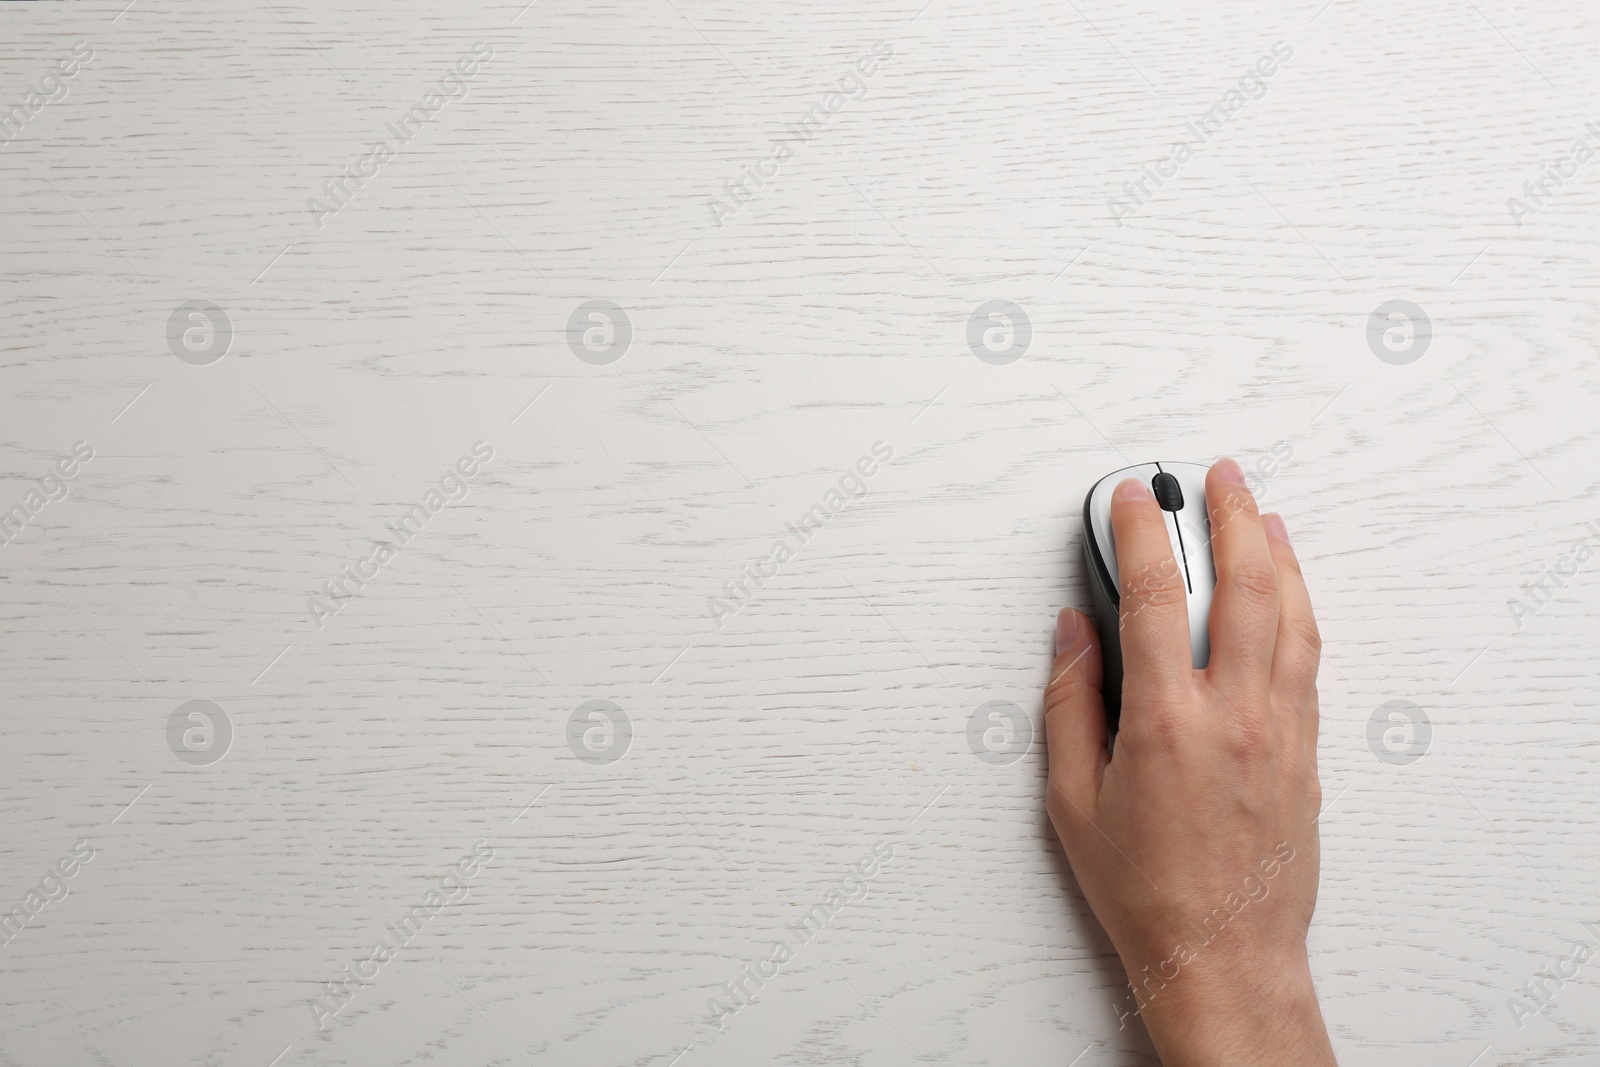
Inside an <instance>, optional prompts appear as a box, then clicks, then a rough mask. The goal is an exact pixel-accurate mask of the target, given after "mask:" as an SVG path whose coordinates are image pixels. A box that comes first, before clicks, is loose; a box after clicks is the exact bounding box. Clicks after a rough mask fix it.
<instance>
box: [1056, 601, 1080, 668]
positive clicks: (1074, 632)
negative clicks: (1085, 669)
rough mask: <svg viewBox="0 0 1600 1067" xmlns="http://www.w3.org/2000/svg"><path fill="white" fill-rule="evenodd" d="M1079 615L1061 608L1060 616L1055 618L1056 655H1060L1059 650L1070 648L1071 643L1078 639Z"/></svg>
mask: <svg viewBox="0 0 1600 1067" xmlns="http://www.w3.org/2000/svg"><path fill="white" fill-rule="evenodd" d="M1078 619H1079V615H1078V613H1077V612H1076V611H1073V610H1072V609H1071V608H1062V609H1061V614H1060V615H1057V616H1056V655H1058V656H1059V655H1061V650H1062V649H1064V648H1071V647H1072V643H1073V642H1074V641H1076V640H1077V639H1078V627H1079V626H1080V625H1081V623H1079V621H1078Z"/></svg>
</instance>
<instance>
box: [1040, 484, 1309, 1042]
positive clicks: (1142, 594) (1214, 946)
mask: <svg viewBox="0 0 1600 1067" xmlns="http://www.w3.org/2000/svg"><path fill="white" fill-rule="evenodd" d="M1206 500H1207V504H1208V506H1209V508H1210V512H1211V526H1212V552H1213V556H1214V558H1215V559H1216V565H1217V589H1216V593H1215V596H1214V598H1213V600H1212V606H1211V618H1210V631H1211V662H1210V664H1209V665H1208V666H1207V667H1206V668H1205V669H1204V670H1195V669H1194V668H1193V667H1192V666H1190V653H1189V623H1188V614H1187V608H1186V604H1185V593H1184V588H1183V577H1182V571H1181V569H1179V568H1178V567H1177V566H1176V564H1175V563H1174V561H1173V559H1172V549H1171V546H1170V543H1169V541H1168V538H1167V532H1166V524H1165V519H1164V516H1163V514H1162V512H1161V510H1160V508H1159V507H1158V506H1157V504H1156V502H1155V499H1154V497H1153V496H1152V495H1151V492H1150V488H1149V486H1147V485H1146V484H1144V483H1143V482H1142V481H1136V480H1133V479H1129V480H1128V481H1125V482H1123V483H1122V484H1120V485H1119V486H1117V489H1116V492H1115V493H1114V494H1113V497H1112V503H1111V522H1112V527H1113V530H1114V532H1115V535H1116V543H1117V558H1118V561H1119V563H1120V573H1119V575H1118V577H1119V580H1120V583H1121V598H1122V599H1121V606H1120V610H1119V619H1120V630H1121V642H1122V650H1123V663H1124V666H1123V670H1124V680H1123V691H1122V721H1121V725H1120V729H1119V732H1118V734H1117V737H1116V744H1115V752H1114V754H1113V753H1112V752H1110V751H1108V750H1107V746H1106V741H1107V737H1106V724H1105V709H1104V704H1103V702H1102V697H1101V680H1102V667H1101V661H1100V645H1099V641H1098V638H1097V636H1096V633H1095V628H1094V626H1093V624H1092V622H1091V621H1090V620H1089V618H1088V617H1087V616H1085V615H1084V614H1082V613H1081V612H1077V611H1073V610H1071V609H1070V608H1069V609H1067V610H1065V611H1063V612H1062V613H1061V616H1060V619H1059V620H1058V623H1057V635H1056V649H1057V655H1056V660H1055V665H1054V669H1053V670H1052V672H1051V679H1050V682H1049V684H1048V686H1047V687H1046V689H1045V728H1046V733H1047V739H1048V744H1049V758H1050V777H1049V787H1048V796H1047V803H1046V806H1047V808H1048V811H1049V813H1050V820H1051V822H1052V823H1053V824H1054V826H1055V829H1056V833H1057V835H1058V836H1059V837H1060V838H1061V844H1062V847H1063V848H1064V849H1065V850H1066V853H1067V858H1068V860H1069V861H1070V862H1071V864H1072V870H1073V873H1074V874H1075V875H1076V876H1077V879H1078V884H1079V886H1080V887H1081V888H1082V890H1083V894H1084V897H1085V898H1086V899H1087V901H1088V903H1089V906H1090V908H1091V909H1093V911H1094V913H1095V915H1096V917H1098V918H1099V920H1100V922H1101V924H1102V925H1103V926H1104V927H1105V930H1106V933H1107V934H1108V935H1109V936H1110V938H1111V941H1112V944H1113V945H1115V946H1116V949H1117V953H1118V955H1119V956H1120V957H1121V959H1122V964H1123V967H1124V968H1125V969H1126V970H1127V973H1128V980H1129V982H1130V983H1131V984H1133V986H1134V987H1135V997H1136V1000H1137V1003H1138V1004H1139V1006H1140V1007H1139V1011H1138V1018H1140V1019H1142V1020H1143V1021H1144V1024H1145V1026H1146V1028H1147V1029H1148V1030H1149V1033H1150V1038H1151V1040H1152V1041H1153V1042H1154V1044H1155V1047H1156V1050H1157V1052H1158V1053H1159V1054H1160V1056H1161V1062H1162V1063H1163V1064H1164V1065H1166V1067H1212V1065H1223V1064H1226V1065H1228V1067H1248V1065H1255V1064H1262V1065H1267V1064H1271V1065H1274V1067H1290V1065H1294V1067H1298V1065H1301V1064H1305V1065H1313V1064H1315V1065H1331V1064H1333V1063H1334V1054H1333V1048H1332V1046H1331V1045H1330V1043H1329V1041H1328V1034H1327V1029H1326V1027H1325V1026H1324V1024H1323V1020H1322V1012H1321V1009H1320V1008H1319V1007H1318V1005H1317V997H1316V991H1315V989H1314V988H1313V986H1312V981H1311V969H1310V966H1309V963H1308V960H1307V954H1306V932H1307V929H1308V928H1309V926H1310V923H1311V913H1312V910H1313V909H1314V908H1315V906H1316V899H1317V881H1318V867H1319V856H1320V844H1319V838H1318V833H1317V815H1318V812H1319V811H1320V809H1321V804H1322V790H1321V786H1320V785H1319V784H1318V781H1317V688H1316V680H1317V665H1318V662H1319V659H1320V656H1321V647H1322V646H1321V640H1320V638H1319V637H1318V634H1317V624H1316V619H1315V617H1314V616H1313V614H1312V610H1311V598H1310V596H1309V594H1308V593H1307V591H1306V584H1305V579H1304V577H1303V576H1302V574H1301V572H1300V565H1299V563H1298V562H1297V561H1296V559H1295V554H1294V549H1293V548H1292V547H1290V544H1289V537H1288V533H1287V531H1286V530H1285V528H1284V524H1283V520H1282V519H1281V518H1279V517H1278V516H1277V515H1270V514H1269V515H1265V516H1263V515H1261V514H1260V512H1259V511H1258V510H1257V507H1256V502H1255V498H1254V497H1253V496H1252V495H1251V493H1250V491H1249V489H1248V488H1246V486H1245V479H1244V474H1243V472H1242V471H1241V470H1240V469H1239V465H1238V464H1237V463H1235V462H1234V461H1233V460H1231V459H1224V460H1221V461H1219V462H1218V463H1217V464H1216V465H1215V466H1213V467H1212V468H1211V471H1210V473H1209V474H1208V475H1207V478H1206ZM1285 857H1288V858H1287V859H1286V858H1285Z"/></svg>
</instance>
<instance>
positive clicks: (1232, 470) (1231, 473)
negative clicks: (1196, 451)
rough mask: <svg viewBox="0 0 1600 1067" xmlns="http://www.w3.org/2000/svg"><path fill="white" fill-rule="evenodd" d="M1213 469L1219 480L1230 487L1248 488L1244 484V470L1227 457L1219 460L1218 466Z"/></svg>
mask: <svg viewBox="0 0 1600 1067" xmlns="http://www.w3.org/2000/svg"><path fill="white" fill-rule="evenodd" d="M1211 469H1212V470H1214V471H1216V472H1217V477H1218V478H1221V479H1222V480H1223V481H1225V482H1227V483H1228V484H1229V485H1237V486H1238V487H1239V488H1241V489H1243V488H1246V486H1245V484H1244V471H1243V469H1241V468H1240V466H1239V465H1238V464H1237V463H1235V462H1234V461H1233V460H1231V459H1229V458H1227V457H1226V456H1224V457H1223V458H1222V459H1219V460H1217V463H1216V466H1214V467H1212V468H1211Z"/></svg>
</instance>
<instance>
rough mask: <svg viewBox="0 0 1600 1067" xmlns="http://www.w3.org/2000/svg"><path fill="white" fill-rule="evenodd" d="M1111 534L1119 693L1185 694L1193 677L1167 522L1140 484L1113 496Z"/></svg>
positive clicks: (1130, 482)
mask: <svg viewBox="0 0 1600 1067" xmlns="http://www.w3.org/2000/svg"><path fill="white" fill-rule="evenodd" d="M1111 529H1112V532H1113V534H1114V536H1115V537H1116V546H1117V585H1118V586H1119V588H1120V590H1121V599H1120V602H1119V603H1118V605H1117V626H1118V628H1119V630H1120V633H1121V643H1122V665H1123V675H1122V691H1123V693H1124V694H1125V695H1126V694H1130V693H1135V692H1140V691H1142V692H1143V693H1145V694H1146V695H1150V696H1176V695H1177V694H1179V693H1182V692H1185V691H1187V690H1188V688H1189V686H1190V684H1191V681H1192V674H1193V671H1194V668H1193V666H1192V657H1191V654H1190V651H1189V608H1188V599H1187V596H1186V594H1185V592H1184V586H1183V572H1182V571H1181V570H1179V569H1178V564H1177V561H1176V560H1174V559H1173V557H1172V541H1171V539H1170V538H1169V537H1168V535H1167V521H1166V517H1165V516H1164V515H1163V513H1162V511H1161V509H1160V507H1158V506H1157V505H1156V498H1155V496H1154V495H1153V494H1152V493H1151V492H1150V487H1149V486H1147V485H1145V484H1144V482H1143V481H1140V480H1138V479H1134V478H1129V479H1127V480H1125V481H1123V482H1122V483H1121V484H1120V485H1118V486H1117V488H1116V491H1115V492H1114V493H1112V494H1111Z"/></svg>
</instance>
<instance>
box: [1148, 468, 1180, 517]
mask: <svg viewBox="0 0 1600 1067" xmlns="http://www.w3.org/2000/svg"><path fill="white" fill-rule="evenodd" d="M1150 488H1151V490H1152V491H1154V493H1155V494H1156V503H1157V504H1160V505H1161V510H1162V511H1182V510H1183V488H1182V487H1181V486H1180V485H1178V479H1176V478H1174V477H1173V476H1172V475H1170V474H1168V473H1167V472H1166V471H1162V472H1161V473H1160V474H1158V475H1156V476H1155V477H1154V478H1152V479H1150Z"/></svg>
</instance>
